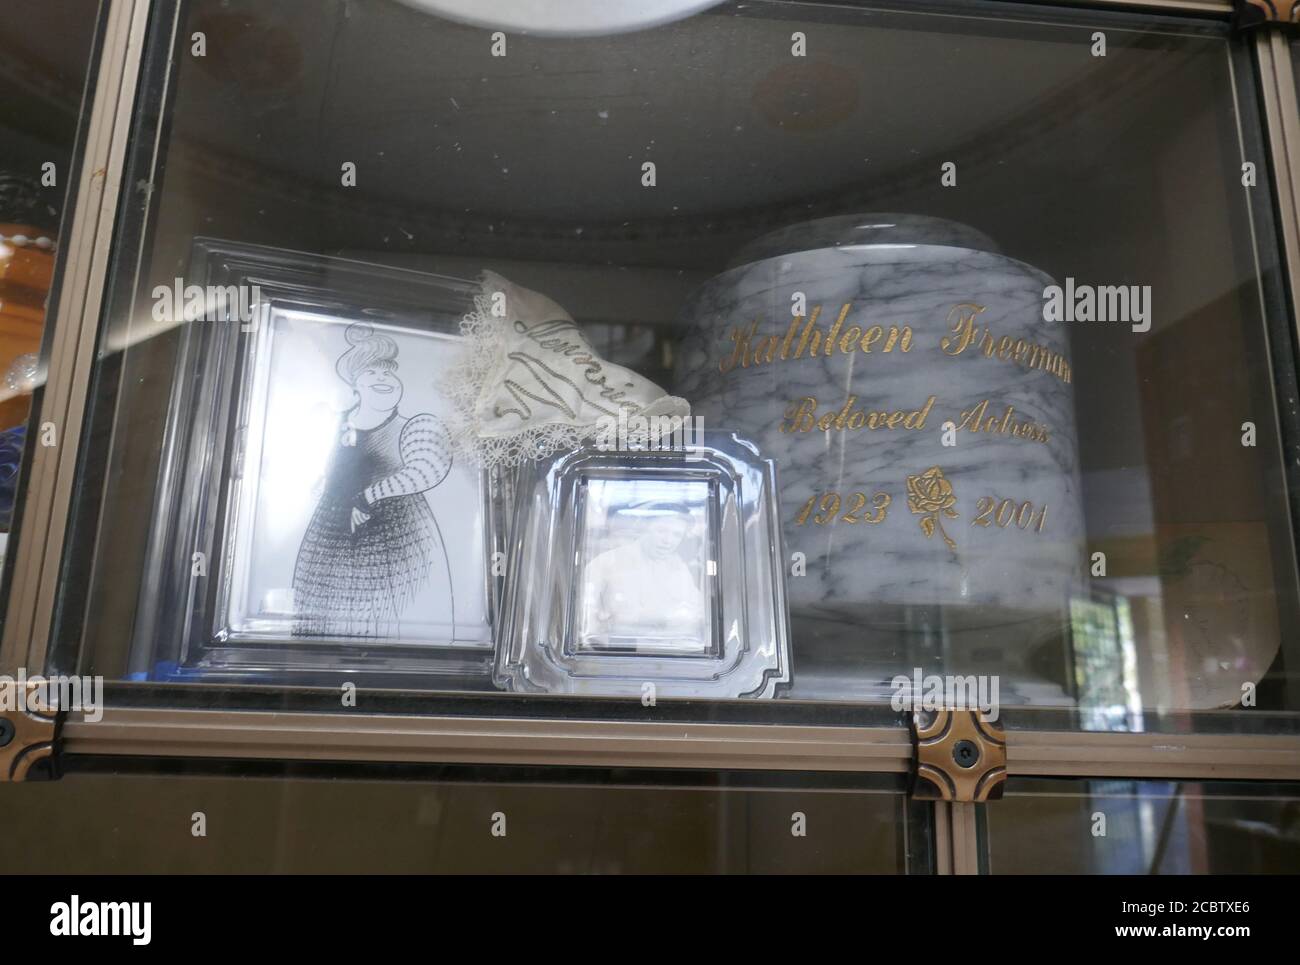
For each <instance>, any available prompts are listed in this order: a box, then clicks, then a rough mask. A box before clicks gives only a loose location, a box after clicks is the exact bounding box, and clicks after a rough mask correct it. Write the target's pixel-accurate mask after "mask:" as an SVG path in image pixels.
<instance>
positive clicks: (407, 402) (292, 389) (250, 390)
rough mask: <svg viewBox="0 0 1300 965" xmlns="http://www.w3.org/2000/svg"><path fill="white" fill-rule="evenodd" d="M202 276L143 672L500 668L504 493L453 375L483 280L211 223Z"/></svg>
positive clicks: (482, 672)
mask: <svg viewBox="0 0 1300 965" xmlns="http://www.w3.org/2000/svg"><path fill="white" fill-rule="evenodd" d="M191 274H192V276H193V277H194V278H195V279H196V280H197V282H198V285H199V289H201V290H202V291H203V292H205V293H206V296H205V297H206V298H207V309H206V310H205V311H203V312H202V317H198V318H194V317H192V316H194V315H195V314H199V313H196V312H193V311H190V312H189V313H188V315H187V316H186V317H187V318H189V320H182V321H181V322H180V323H179V324H181V325H183V331H182V334H181V346H180V350H179V356H178V364H177V370H176V376H175V380H174V384H173V390H172V402H171V409H170V422H169V425H168V436H167V442H166V445H165V447H164V453H163V459H164V461H165V465H164V471H163V473H162V474H161V482H160V487H161V489H162V492H160V493H159V494H158V496H159V506H160V512H159V515H158V518H157V521H156V523H155V527H154V531H153V533H152V534H151V539H150V550H149V553H150V558H149V569H148V572H149V574H150V577H151V578H150V579H149V580H148V581H147V583H146V587H145V589H144V591H143V592H142V595H141V600H140V607H139V613H140V618H139V619H138V621H137V627H136V633H135V649H134V651H133V658H132V664H133V666H132V669H133V672H134V673H135V675H136V677H137V679H194V678H195V677H201V678H203V679H231V680H239V681H254V680H263V679H270V678H275V679H280V680H282V679H284V678H286V677H287V678H293V679H297V680H301V681H303V682H314V681H319V680H325V679H329V678H330V677H331V676H335V675H337V674H339V673H347V674H349V675H358V674H360V675H362V676H365V677H367V678H368V679H369V680H370V682H372V683H378V680H376V679H375V678H380V677H391V678H392V679H393V680H394V682H396V683H400V682H401V680H402V679H404V678H408V677H409V675H411V674H423V675H433V676H450V677H455V678H456V684H457V686H458V687H460V688H464V687H467V686H470V687H472V686H474V683H473V679H472V678H479V679H480V680H481V683H482V686H483V687H485V688H486V687H490V666H491V658H492V646H493V634H492V627H493V623H494V616H495V607H496V596H497V587H496V585H495V582H494V580H493V578H492V577H491V575H490V567H489V560H490V558H491V553H492V547H493V546H494V545H496V541H497V539H498V530H497V523H496V520H497V519H498V518H499V514H498V513H497V511H496V510H495V509H494V507H495V506H497V505H498V504H499V502H500V500H499V499H498V498H497V496H496V493H495V486H494V484H493V482H492V481H491V479H490V478H489V474H487V473H485V472H483V471H481V470H479V469H477V468H474V467H469V466H466V465H462V464H461V462H460V461H459V460H457V459H456V458H455V457H454V456H453V453H452V447H451V442H450V434H449V431H448V421H449V419H450V416H451V412H452V406H451V403H450V402H449V401H448V400H447V399H446V398H444V396H443V395H442V393H441V392H440V390H439V385H440V383H441V381H442V380H443V379H444V378H445V377H446V375H447V374H448V373H449V372H450V370H451V367H453V366H454V365H456V363H457V360H458V358H459V356H460V352H461V350H462V343H461V338H460V335H459V322H460V319H461V317H462V316H463V315H464V313H465V311H467V310H468V309H469V307H470V306H471V304H472V297H473V293H474V291H475V286H474V283H472V282H469V281H463V280H459V279H451V278H443V277H438V276H430V275H425V274H422V273H419V272H412V271H407V270H402V269H390V268H384V267H380V266H373V265H365V264H362V263H358V262H350V261H345V260H342V259H334V258H322V257H315V256H307V255H299V254H296V253H292V252H284V251H279V250H275V249H266V248H258V247H255V246H247V245H235V244H228V243H224V242H213V241H206V240H200V241H199V242H196V246H195V255H194V259H193V270H192V273H191ZM214 294H215V295H216V296H228V297H217V298H215V300H214ZM467 678H471V679H467Z"/></svg>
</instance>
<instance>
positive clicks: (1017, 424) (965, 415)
mask: <svg viewBox="0 0 1300 965" xmlns="http://www.w3.org/2000/svg"><path fill="white" fill-rule="evenodd" d="M957 429H958V430H959V431H960V430H962V429H967V430H969V431H971V432H987V433H995V434H997V435H1003V436H1011V437H1013V438H1015V439H1030V440H1032V441H1034V442H1048V441H1050V440H1051V438H1052V433H1051V430H1049V429H1048V427H1047V426H1045V425H1043V424H1042V423H1040V422H1027V421H1025V420H1023V419H1019V418H1017V417H1016V410H1015V407H1014V406H1010V405H1009V406H1007V407H1006V408H1005V409H1004V410H1003V412H1002V416H1001V418H999V417H998V415H997V413H996V412H995V413H993V414H990V413H989V400H988V399H981V400H980V401H979V402H978V403H977V404H976V405H975V406H974V407H973V408H970V409H964V410H962V413H961V415H960V417H959V418H958V421H957Z"/></svg>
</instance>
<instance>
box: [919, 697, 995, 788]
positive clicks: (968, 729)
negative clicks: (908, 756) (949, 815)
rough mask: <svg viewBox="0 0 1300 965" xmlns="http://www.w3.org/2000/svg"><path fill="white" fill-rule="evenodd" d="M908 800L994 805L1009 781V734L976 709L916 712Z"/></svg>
mask: <svg viewBox="0 0 1300 965" xmlns="http://www.w3.org/2000/svg"><path fill="white" fill-rule="evenodd" d="M912 740H913V742H914V743H915V745H916V757H915V762H916V763H915V768H916V769H915V771H914V773H913V775H912V796H913V797H915V798H924V799H928V800H936V799H937V800H941V801H963V802H970V801H992V800H996V799H998V798H1000V797H1001V796H1002V787H1003V784H1004V783H1005V782H1006V779H1007V735H1006V731H1004V730H1003V729H1002V728H1001V727H999V726H998V725H997V724H994V723H993V722H991V721H990V720H989V719H988V718H987V717H985V715H984V714H983V713H982V712H980V711H978V710H951V709H945V710H937V711H924V710H922V711H917V712H916V713H914V714H913V715H912Z"/></svg>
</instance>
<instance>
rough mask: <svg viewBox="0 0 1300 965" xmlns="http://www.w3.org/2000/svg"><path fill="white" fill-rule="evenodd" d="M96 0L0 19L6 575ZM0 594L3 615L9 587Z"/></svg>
mask: <svg viewBox="0 0 1300 965" xmlns="http://www.w3.org/2000/svg"><path fill="white" fill-rule="evenodd" d="M98 8H99V4H98V3H97V2H95V0H12V2H10V3H6V4H5V9H4V13H3V15H0V91H2V92H3V93H0V567H3V565H4V561H5V559H6V558H9V557H12V555H13V552H14V549H15V545H14V543H13V542H11V540H16V539H17V530H18V520H17V518H16V511H17V509H18V504H19V493H20V491H21V490H22V488H23V487H22V485H21V482H22V481H23V479H24V478H25V476H24V470H23V468H22V467H23V451H24V448H25V446H26V441H27V434H28V431H29V426H28V418H29V416H30V415H31V412H32V400H33V396H34V395H36V394H39V392H40V389H41V386H43V385H44V381H45V365H44V362H43V360H42V359H41V344H42V340H43V338H44V333H45V313H46V309H47V307H48V306H49V304H50V303H51V302H52V300H53V297H54V296H53V295H52V291H53V286H54V278H55V264H56V262H57V261H58V258H59V239H60V236H61V234H62V231H61V226H62V225H66V223H67V222H66V219H65V217H64V215H65V212H66V210H67V209H68V208H69V207H70V206H69V205H68V204H67V201H68V191H69V186H70V185H73V184H75V183H76V171H75V168H74V166H73V165H74V157H75V154H76V140H77V134H78V126H79V123H80V122H79V117H80V116H81V109H82V95H83V92H84V90H85V87H86V79H87V77H88V76H89V71H90V62H91V46H92V43H93V41H94V37H95V26H96V23H97V22H98ZM0 587H3V588H5V592H4V593H3V595H0V613H3V609H4V603H3V600H4V599H5V598H7V596H8V593H7V587H8V579H7V574H6V577H5V578H3V579H0Z"/></svg>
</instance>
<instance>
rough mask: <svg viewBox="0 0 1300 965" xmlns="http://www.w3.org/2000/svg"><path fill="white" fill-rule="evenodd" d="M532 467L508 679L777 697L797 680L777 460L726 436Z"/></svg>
mask: <svg viewBox="0 0 1300 965" xmlns="http://www.w3.org/2000/svg"><path fill="white" fill-rule="evenodd" d="M701 437H702V440H703V441H702V444H700V445H697V446H692V447H690V448H689V449H688V448H683V447H677V448H674V447H671V446H664V447H659V448H655V447H645V448H640V449H622V450H617V449H604V448H601V447H600V446H599V444H597V443H591V444H588V445H586V446H583V447H580V448H577V449H572V450H568V451H564V452H560V453H557V454H555V455H553V456H550V457H548V458H546V459H541V460H538V461H536V462H534V463H532V464H531V465H529V466H526V467H524V468H523V469H522V470H521V472H520V475H519V478H518V479H517V480H516V482H517V486H518V489H517V493H518V498H517V501H516V503H515V506H516V510H515V515H514V518H513V521H512V523H511V526H510V554H509V559H508V562H507V574H508V576H507V579H506V587H505V591H504V597H503V605H502V622H501V625H500V629H499V634H498V649H497V664H496V673H495V677H496V681H497V684H498V685H499V686H500V687H502V688H503V689H507V690H511V691H515V692H519V693H562V694H577V695H600V696H640V697H644V696H645V695H646V694H647V692H648V691H649V689H653V693H654V695H655V696H656V697H659V696H664V697H717V698H771V697H776V696H778V695H779V694H780V693H781V692H782V691H783V690H784V689H785V688H786V687H787V686H788V685H789V684H790V681H791V665H790V643H789V615H788V612H787V608H786V603H785V578H784V568H783V566H782V559H783V556H782V549H781V545H782V544H781V534H780V529H779V522H778V515H777V510H776V467H775V465H774V463H772V462H771V461H770V460H768V459H764V458H763V457H761V456H760V455H759V453H758V450H757V449H756V448H755V447H754V446H753V445H751V444H750V443H748V442H745V441H744V440H742V439H740V438H739V437H737V436H735V435H733V434H730V433H721V432H704V433H701Z"/></svg>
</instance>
